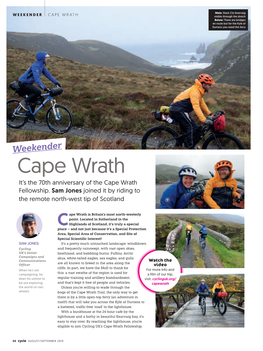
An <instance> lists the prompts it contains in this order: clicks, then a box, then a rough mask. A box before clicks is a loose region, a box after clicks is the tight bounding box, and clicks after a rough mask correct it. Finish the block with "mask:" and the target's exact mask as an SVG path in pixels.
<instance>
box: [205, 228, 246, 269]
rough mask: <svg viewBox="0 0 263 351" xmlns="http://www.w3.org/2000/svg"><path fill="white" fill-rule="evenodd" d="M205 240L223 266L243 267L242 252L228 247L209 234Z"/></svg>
mask: <svg viewBox="0 0 263 351" xmlns="http://www.w3.org/2000/svg"><path fill="white" fill-rule="evenodd" d="M206 240H207V242H208V244H209V245H210V246H211V248H212V249H213V251H214V252H215V253H216V254H217V256H218V257H219V259H220V261H221V262H222V264H223V265H224V267H225V268H244V254H243V253H242V252H237V251H234V250H231V249H228V248H227V247H226V246H225V245H223V244H221V243H220V242H219V241H218V240H216V239H215V238H213V237H212V236H210V235H207V238H206Z"/></svg>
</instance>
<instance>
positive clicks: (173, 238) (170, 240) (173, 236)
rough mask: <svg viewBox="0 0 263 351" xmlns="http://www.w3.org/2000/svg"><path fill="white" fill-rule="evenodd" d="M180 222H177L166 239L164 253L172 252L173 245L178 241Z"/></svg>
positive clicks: (181, 226) (180, 229)
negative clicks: (176, 225)
mask: <svg viewBox="0 0 263 351" xmlns="http://www.w3.org/2000/svg"><path fill="white" fill-rule="evenodd" d="M182 228H183V225H182V221H179V225H178V227H176V228H175V229H173V230H172V231H171V232H170V233H169V234H168V236H167V238H166V251H169V252H174V245H175V244H176V243H177V241H178V240H179V238H180V236H181V235H182Z"/></svg>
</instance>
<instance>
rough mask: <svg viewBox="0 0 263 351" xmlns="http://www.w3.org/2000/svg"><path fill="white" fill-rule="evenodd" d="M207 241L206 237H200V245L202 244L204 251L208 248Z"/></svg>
mask: <svg viewBox="0 0 263 351" xmlns="http://www.w3.org/2000/svg"><path fill="white" fill-rule="evenodd" d="M205 239H206V235H203V234H201V235H199V243H200V245H201V248H202V249H205V247H206V240H205Z"/></svg>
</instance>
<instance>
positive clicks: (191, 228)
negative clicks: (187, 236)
mask: <svg viewBox="0 0 263 351" xmlns="http://www.w3.org/2000/svg"><path fill="white" fill-rule="evenodd" d="M187 230H191V232H192V231H193V227H192V226H191V223H190V222H188V224H187V226H186V227H185V231H187Z"/></svg>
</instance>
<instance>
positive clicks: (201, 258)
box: [180, 221, 224, 268]
mask: <svg viewBox="0 0 263 351" xmlns="http://www.w3.org/2000/svg"><path fill="white" fill-rule="evenodd" d="M182 223H183V225H185V226H186V225H187V222H185V221H182ZM183 235H184V236H185V232H184V231H183ZM180 266H181V267H182V268H203V267H205V268H224V266H223V264H222V263H221V261H220V259H219V258H218V256H217V255H216V254H215V252H214V251H213V250H212V248H211V247H210V245H209V244H208V243H207V241H206V247H205V249H202V248H201V246H200V245H199V231H198V230H197V229H195V228H194V227H193V232H192V234H191V241H190V244H189V246H185V248H184V250H183V253H182V258H181V260H180Z"/></svg>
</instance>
